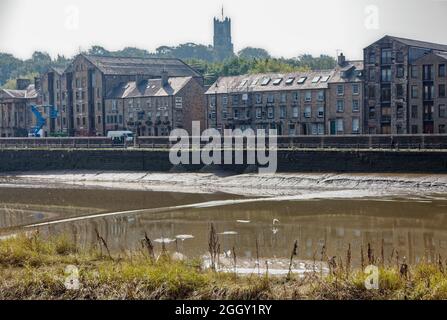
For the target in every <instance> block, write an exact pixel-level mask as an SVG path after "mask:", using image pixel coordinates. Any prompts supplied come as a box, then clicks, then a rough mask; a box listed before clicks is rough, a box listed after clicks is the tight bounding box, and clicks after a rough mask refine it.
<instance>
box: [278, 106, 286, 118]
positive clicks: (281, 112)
mask: <svg viewBox="0 0 447 320" xmlns="http://www.w3.org/2000/svg"><path fill="white" fill-rule="evenodd" d="M286 116H287V107H286V106H281V107H280V109H279V117H280V118H281V119H284V118H286Z"/></svg>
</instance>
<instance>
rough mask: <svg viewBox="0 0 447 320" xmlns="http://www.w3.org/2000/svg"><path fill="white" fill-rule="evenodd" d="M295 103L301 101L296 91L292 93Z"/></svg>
mask: <svg viewBox="0 0 447 320" xmlns="http://www.w3.org/2000/svg"><path fill="white" fill-rule="evenodd" d="M292 96H293V101H299V100H300V93H299V92H298V91H295V92H294V93H292Z"/></svg>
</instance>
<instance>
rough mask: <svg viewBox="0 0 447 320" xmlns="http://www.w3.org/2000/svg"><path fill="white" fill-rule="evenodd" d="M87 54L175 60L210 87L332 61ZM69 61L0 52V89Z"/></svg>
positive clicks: (197, 53)
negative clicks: (229, 79)
mask: <svg viewBox="0 0 447 320" xmlns="http://www.w3.org/2000/svg"><path fill="white" fill-rule="evenodd" d="M83 52H84V53H87V54H92V55H102V56H115V57H136V58H154V57H165V58H178V59H182V60H184V61H185V62H186V63H188V64H190V65H191V66H192V67H193V68H195V69H197V71H199V72H200V73H202V74H203V75H204V77H205V82H206V84H212V83H213V82H214V81H215V80H216V79H217V78H218V77H219V76H233V75H241V74H246V73H265V72H278V73H283V72H284V73H285V72H293V71H305V70H323V69H331V68H333V67H334V66H335V59H334V58H333V57H331V56H329V55H320V56H318V57H314V56H312V55H310V54H303V55H300V56H298V57H294V58H275V57H272V56H271V55H270V54H269V52H268V51H267V50H265V49H262V48H252V47H247V48H244V49H242V50H241V51H239V52H238V53H237V54H235V55H234V56H232V57H228V58H227V59H225V60H224V61H219V60H218V59H216V56H215V53H214V50H213V47H212V46H205V45H201V44H195V43H185V44H180V45H178V46H171V47H169V46H161V47H159V48H157V49H156V50H155V52H149V51H147V50H144V49H139V48H134V47H126V48H124V49H122V50H118V51H109V50H107V49H105V48H104V47H102V46H98V45H94V46H92V47H90V48H89V49H88V50H86V51H83ZM71 61H72V58H67V57H65V56H63V55H58V56H57V57H56V58H51V56H50V55H49V54H48V53H46V52H40V51H36V52H34V53H33V54H32V56H31V58H29V59H25V60H21V59H19V58H16V57H14V56H13V55H12V54H9V53H1V52H0V86H1V87H3V88H9V89H13V88H14V87H15V79H16V78H28V79H31V80H32V79H33V78H34V77H36V76H38V75H39V74H40V73H43V72H45V71H46V70H47V69H48V67H50V66H53V67H59V68H65V67H66V66H67V65H68V64H69V63H70V62H71Z"/></svg>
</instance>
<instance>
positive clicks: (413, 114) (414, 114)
mask: <svg viewBox="0 0 447 320" xmlns="http://www.w3.org/2000/svg"><path fill="white" fill-rule="evenodd" d="M411 118H412V119H417V118H418V106H416V105H413V106H411Z"/></svg>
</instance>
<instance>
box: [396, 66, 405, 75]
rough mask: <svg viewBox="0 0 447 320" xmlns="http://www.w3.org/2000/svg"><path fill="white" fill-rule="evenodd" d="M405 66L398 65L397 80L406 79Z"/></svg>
mask: <svg viewBox="0 0 447 320" xmlns="http://www.w3.org/2000/svg"><path fill="white" fill-rule="evenodd" d="M404 73H405V72H404V66H403V65H398V66H396V77H397V78H403V77H404Z"/></svg>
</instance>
